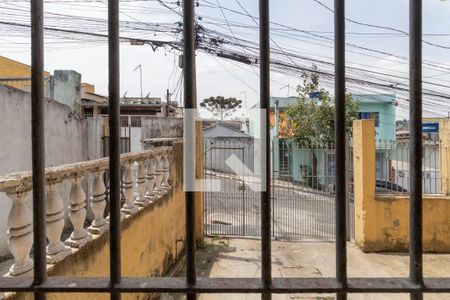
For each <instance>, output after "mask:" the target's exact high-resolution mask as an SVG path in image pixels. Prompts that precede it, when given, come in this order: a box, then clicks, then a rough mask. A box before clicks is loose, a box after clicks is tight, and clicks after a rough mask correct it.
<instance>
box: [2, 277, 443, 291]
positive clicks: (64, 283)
mask: <svg viewBox="0 0 450 300" xmlns="http://www.w3.org/2000/svg"><path fill="white" fill-rule="evenodd" d="M32 281H33V280H32V278H20V279H19V278H7V277H5V278H0V291H1V292H8V291H9V292H11V291H17V292H31V291H34V290H40V291H46V292H73V293H75V292H76V293H79V292H86V293H107V292H109V291H110V290H111V289H110V282H109V278H106V277H105V278H101V277H49V278H48V279H47V281H46V282H45V283H44V284H43V285H40V286H37V287H34V288H33V286H32ZM424 282H425V284H424V286H423V287H420V286H417V285H414V284H413V283H411V281H410V280H409V279H408V278H349V279H348V288H347V289H344V288H342V287H341V286H340V285H339V283H338V282H337V280H336V279H335V278H273V284H272V287H271V288H270V289H264V288H263V287H262V284H261V279H259V278H204V277H199V278H198V280H197V284H196V285H195V287H189V286H188V285H187V284H186V279H185V278H183V277H176V278H174V277H147V278H145V277H143V278H134V277H123V278H122V281H121V282H120V283H119V284H118V285H116V289H117V290H119V291H120V292H122V293H191V292H195V293H233V294H236V293H261V292H271V293H274V294H285V293H299V294H300V293H318V294H320V293H336V292H343V291H345V292H348V293H409V292H415V291H422V292H424V293H450V278H426V279H424Z"/></svg>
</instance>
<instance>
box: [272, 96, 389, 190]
mask: <svg viewBox="0 0 450 300" xmlns="http://www.w3.org/2000/svg"><path fill="white" fill-rule="evenodd" d="M352 96H353V99H355V100H357V101H358V102H359V109H358V118H359V119H369V118H373V119H375V127H376V139H378V140H391V141H393V140H395V118H396V116H395V113H396V99H395V95H393V94H353V95H352ZM295 101H296V97H288V98H283V97H272V98H271V99H270V104H271V110H272V114H273V115H274V121H275V122H274V124H273V127H272V128H271V139H272V141H271V142H272V147H273V148H272V149H273V150H272V151H273V152H272V166H273V172H274V176H275V177H283V176H284V177H287V178H291V180H293V181H296V182H304V181H305V178H307V177H308V176H309V175H308V174H311V172H312V170H311V169H312V161H313V154H312V151H311V150H309V149H305V148H299V147H298V146H297V145H296V143H295V141H294V140H293V139H290V138H288V137H281V138H280V137H279V136H278V134H277V132H279V130H278V129H279V128H278V126H279V122H278V117H277V115H278V112H282V111H283V110H285V109H286V108H287V107H288V106H289V105H291V104H292V103H294V102H295ZM314 156H315V157H316V159H317V170H316V171H317V177H318V180H319V182H320V185H321V186H322V187H323V188H325V189H326V188H327V186H331V185H332V181H334V179H333V178H334V168H335V162H334V150H332V149H327V148H326V147H319V149H315V150H314ZM386 160H387V157H386V155H385V153H383V150H379V151H377V174H378V173H384V172H385V171H386V170H384V169H385V168H386V163H385V162H386Z"/></svg>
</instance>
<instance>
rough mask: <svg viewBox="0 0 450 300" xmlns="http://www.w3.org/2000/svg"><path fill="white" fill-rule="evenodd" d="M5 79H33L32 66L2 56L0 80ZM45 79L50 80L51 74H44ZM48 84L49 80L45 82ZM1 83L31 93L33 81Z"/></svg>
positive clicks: (0, 60)
mask: <svg viewBox="0 0 450 300" xmlns="http://www.w3.org/2000/svg"><path fill="white" fill-rule="evenodd" d="M5 77H30V78H31V66H29V65H26V64H23V63H20V62H18V61H15V60H12V59H9V58H7V57H4V56H0V78H5ZM44 78H47V79H48V78H50V73H49V72H44ZM45 82H46V84H48V80H46V81H45ZM0 83H2V84H5V85H8V86H11V87H15V88H17V89H20V90H23V91H26V92H30V91H31V80H20V81H1V82H0Z"/></svg>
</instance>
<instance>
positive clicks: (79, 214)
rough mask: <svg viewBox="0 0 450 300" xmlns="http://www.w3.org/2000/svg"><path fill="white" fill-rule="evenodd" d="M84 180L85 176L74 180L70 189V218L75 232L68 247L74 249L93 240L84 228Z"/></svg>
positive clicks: (68, 240) (69, 239) (68, 241)
mask: <svg viewBox="0 0 450 300" xmlns="http://www.w3.org/2000/svg"><path fill="white" fill-rule="evenodd" d="M82 178H83V176H76V177H75V178H73V179H72V188H71V189H70V206H69V210H70V213H69V216H70V221H71V222H72V226H73V232H72V234H71V235H70V237H69V238H68V239H67V240H66V245H68V246H71V247H74V248H80V247H82V246H84V245H85V244H86V243H87V242H89V241H91V240H92V235H91V234H90V233H89V232H88V231H87V230H86V229H84V227H83V226H84V221H85V220H86V193H85V192H84V190H83V187H82V185H81V180H82Z"/></svg>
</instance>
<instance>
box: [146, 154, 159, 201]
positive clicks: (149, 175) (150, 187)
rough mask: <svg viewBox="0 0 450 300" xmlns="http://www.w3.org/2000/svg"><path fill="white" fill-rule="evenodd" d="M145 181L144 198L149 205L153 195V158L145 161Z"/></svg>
mask: <svg viewBox="0 0 450 300" xmlns="http://www.w3.org/2000/svg"><path fill="white" fill-rule="evenodd" d="M145 179H147V186H146V188H145V198H146V199H147V201H148V202H149V203H151V202H152V201H153V200H154V197H155V196H156V194H155V191H154V189H155V160H154V159H153V158H149V159H148V160H147V173H146V175H145Z"/></svg>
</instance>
